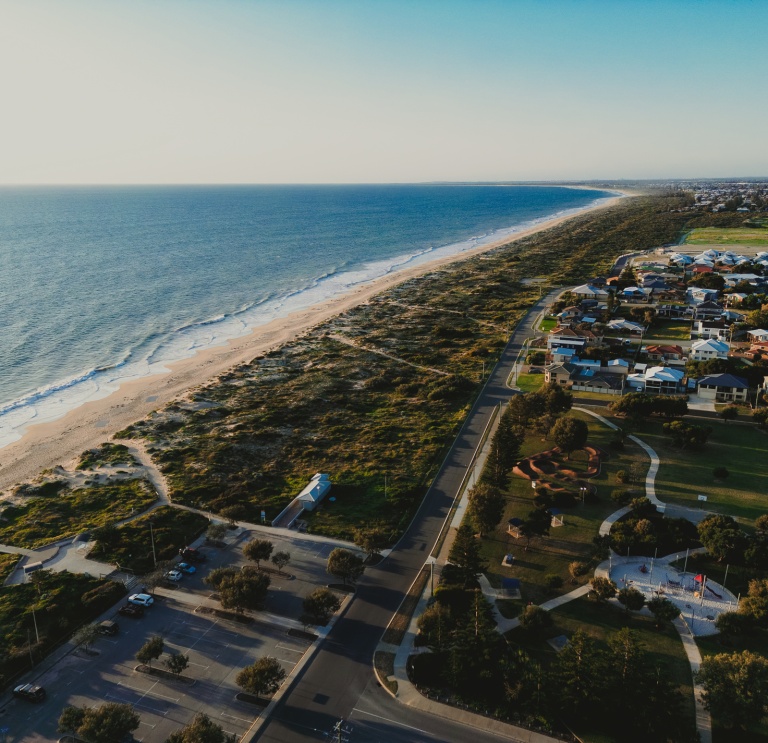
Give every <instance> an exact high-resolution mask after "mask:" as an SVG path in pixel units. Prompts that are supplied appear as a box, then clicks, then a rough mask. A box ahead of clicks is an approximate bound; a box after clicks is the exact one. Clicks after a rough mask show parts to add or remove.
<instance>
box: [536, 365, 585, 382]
mask: <svg viewBox="0 0 768 743" xmlns="http://www.w3.org/2000/svg"><path fill="white" fill-rule="evenodd" d="M577 372H578V368H577V367H576V366H574V365H573V364H560V363H554V364H550V365H549V366H547V367H545V368H544V381H545V382H546V383H547V384H549V383H550V382H554V383H555V384H559V385H561V386H563V387H565V386H566V385H568V384H569V382H570V381H571V377H572V376H575V375H576V374H577Z"/></svg>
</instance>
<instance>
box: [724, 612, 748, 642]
mask: <svg viewBox="0 0 768 743" xmlns="http://www.w3.org/2000/svg"><path fill="white" fill-rule="evenodd" d="M715 627H717V631H718V632H719V633H720V634H721V635H723V636H724V637H733V636H734V635H742V634H744V633H745V632H747V631H748V630H749V629H751V627H752V617H750V616H749V615H747V614H743V613H742V612H740V611H724V612H723V613H722V614H718V615H717V619H715Z"/></svg>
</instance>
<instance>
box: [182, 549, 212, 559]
mask: <svg viewBox="0 0 768 743" xmlns="http://www.w3.org/2000/svg"><path fill="white" fill-rule="evenodd" d="M179 552H180V554H181V559H182V560H185V561H186V562H205V561H206V560H207V559H208V557H207V556H206V554H205V552H201V551H200V550H199V549H195V548H194V547H187V548H185V549H183V550H180V551H179Z"/></svg>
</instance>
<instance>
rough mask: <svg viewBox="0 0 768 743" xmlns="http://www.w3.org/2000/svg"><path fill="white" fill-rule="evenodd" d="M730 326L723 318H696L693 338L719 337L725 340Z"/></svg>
mask: <svg viewBox="0 0 768 743" xmlns="http://www.w3.org/2000/svg"><path fill="white" fill-rule="evenodd" d="M730 332H731V331H730V328H727V327H726V326H725V323H724V322H723V321H722V320H695V321H694V323H693V327H692V328H691V338H717V339H718V340H721V341H722V340H725V339H726V338H727V337H728V334H729V333H730Z"/></svg>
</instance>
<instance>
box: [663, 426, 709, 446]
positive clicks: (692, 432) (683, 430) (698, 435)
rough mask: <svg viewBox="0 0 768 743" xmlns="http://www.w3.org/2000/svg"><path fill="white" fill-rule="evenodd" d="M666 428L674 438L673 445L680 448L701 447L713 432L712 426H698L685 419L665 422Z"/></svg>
mask: <svg viewBox="0 0 768 743" xmlns="http://www.w3.org/2000/svg"><path fill="white" fill-rule="evenodd" d="M664 430H665V431H666V432H667V433H668V434H669V436H670V438H671V439H672V445H673V446H676V447H678V448H680V449H694V450H698V449H701V448H702V447H703V446H704V444H706V443H707V439H708V438H709V435H710V434H711V433H712V427H711V426H697V425H696V424H695V423H686V422H685V421H672V422H671V423H665V424H664Z"/></svg>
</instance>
